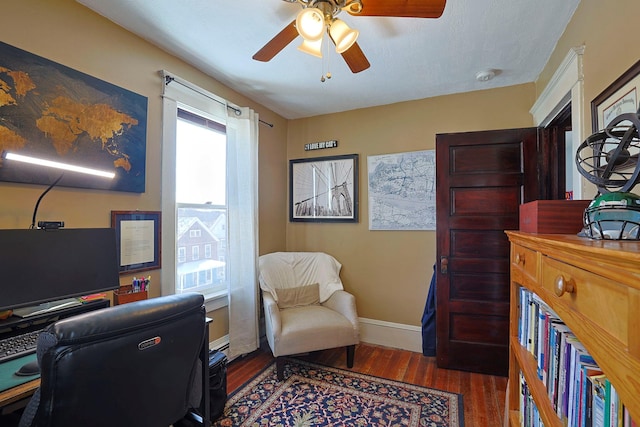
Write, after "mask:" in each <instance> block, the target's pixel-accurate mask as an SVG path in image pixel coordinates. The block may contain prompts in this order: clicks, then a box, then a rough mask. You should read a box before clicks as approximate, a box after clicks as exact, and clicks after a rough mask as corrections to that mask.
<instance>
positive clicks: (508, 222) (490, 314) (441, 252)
mask: <svg viewBox="0 0 640 427" xmlns="http://www.w3.org/2000/svg"><path fill="white" fill-rule="evenodd" d="M537 144H538V130H537V129H536V128H528V129H511V130H499V131H484V132H470V133H455V134H440V135H437V136H436V188H437V190H436V199H437V208H436V210H437V227H436V229H437V230H436V237H437V258H438V259H437V275H436V329H437V332H436V335H437V344H436V345H437V351H436V355H437V363H438V367H442V368H449V369H460V370H466V371H472V372H480V373H487V374H492V375H505V376H506V375H507V372H508V368H509V361H508V345H509V280H510V279H509V240H508V239H507V236H506V235H505V233H504V230H516V229H518V220H519V206H520V204H521V203H524V202H528V201H531V200H535V199H537V198H538V195H539V185H538V182H539V176H538V173H539V172H538V164H539V161H538V154H537V151H538V150H537Z"/></svg>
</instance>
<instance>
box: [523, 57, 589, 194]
mask: <svg viewBox="0 0 640 427" xmlns="http://www.w3.org/2000/svg"><path fill="white" fill-rule="evenodd" d="M584 49H585V47H584V45H582V46H578V47H574V48H572V49H570V50H569V53H568V54H567V56H566V57H565V58H564V60H563V61H562V63H561V64H560V66H559V67H558V69H557V70H556V72H555V73H554V74H553V77H551V80H550V81H549V84H547V87H545V88H544V90H543V91H542V93H541V94H540V97H538V99H537V100H536V102H535V103H534V104H533V107H531V110H529V112H530V113H531V115H532V116H533V121H534V124H535V125H536V126H539V127H546V126H547V125H548V124H549V123H551V121H553V119H554V118H555V117H556V116H557V115H558V113H560V111H562V109H563V108H565V107H566V106H567V105H569V104H571V130H572V131H571V148H572V150H571V151H572V152H573V153H575V151H576V149H577V148H578V147H579V146H580V143H581V142H582V141H584V139H585V138H586V135H585V130H584V73H583V67H582V55H584ZM567 172H569V171H567ZM571 174H572V178H573V182H574V183H576V184H574V188H573V196H574V198H576V199H581V198H582V192H583V191H582V188H583V186H584V184H585V181H584V180H583V179H582V177H581V175H580V173H579V172H578V169H577V168H576V167H573V168H572V170H571ZM577 183H580V184H577Z"/></svg>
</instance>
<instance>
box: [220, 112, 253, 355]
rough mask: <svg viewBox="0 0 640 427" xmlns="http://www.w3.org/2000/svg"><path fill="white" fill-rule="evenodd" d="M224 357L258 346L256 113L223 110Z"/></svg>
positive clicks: (249, 350)
mask: <svg viewBox="0 0 640 427" xmlns="http://www.w3.org/2000/svg"><path fill="white" fill-rule="evenodd" d="M228 112H229V116H228V117H227V150H228V152H227V170H228V171H229V173H228V176H227V180H228V182H227V185H228V203H229V205H228V206H229V218H228V221H227V227H228V233H229V234H228V236H229V237H228V242H229V243H228V244H229V248H228V250H229V260H228V263H229V269H228V271H229V276H230V277H229V355H228V356H229V360H233V359H234V358H236V357H238V356H240V355H242V354H246V353H250V352H252V351H254V350H255V349H257V348H258V342H259V336H258V334H259V330H258V309H259V299H258V271H257V270H258V114H257V113H255V112H254V111H253V110H251V109H250V108H246V107H244V108H235V109H228Z"/></svg>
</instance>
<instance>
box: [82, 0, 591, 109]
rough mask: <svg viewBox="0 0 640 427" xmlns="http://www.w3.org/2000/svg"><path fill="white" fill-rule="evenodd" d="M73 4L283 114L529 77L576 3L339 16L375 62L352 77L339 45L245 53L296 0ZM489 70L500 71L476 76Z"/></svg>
mask: <svg viewBox="0 0 640 427" xmlns="http://www.w3.org/2000/svg"><path fill="white" fill-rule="evenodd" d="M77 1H78V2H79V3H81V4H83V5H85V6H87V7H89V8H90V9H92V10H94V11H95V12H97V13H99V14H101V15H103V16H105V17H106V18H108V19H110V20H111V21H113V22H115V23H116V24H118V25H120V26H122V27H124V28H126V29H128V30H129V31H131V32H133V33H135V34H137V35H139V36H140V37H142V38H144V39H146V40H148V41H150V42H151V43H153V44H155V45H157V46H159V47H161V48H162V49H164V50H166V51H167V52H169V53H172V54H173V55H175V56H177V57H179V58H181V59H183V60H184V61H186V62H188V63H190V64H192V65H194V66H195V67H197V68H199V69H200V70H202V71H203V72H205V73H207V74H209V75H211V76H212V77H214V78H215V79H216V80H218V81H220V82H221V83H223V84H225V85H226V86H228V87H230V88H232V89H234V90H236V91H237V92H239V93H242V94H243V95H245V96H247V97H248V98H250V99H252V100H254V101H256V102H258V103H260V104H262V105H264V106H266V107H268V108H269V109H271V110H273V111H275V112H276V113H279V114H280V115H282V116H284V117H285V118H288V119H295V118H301V117H311V116H315V115H319V114H326V113H335V112H340V111H347V110H352V109H356V108H363V107H370V106H377V105H385V104H391V103H396V102H401V101H408V100H414V99H422V98H429V97H433V96H438V95H446V94H453V93H461V92H468V91H474V90H481V89H489V88H495V87H503V86H511V85H515V84H521V83H528V82H533V81H535V80H536V79H537V77H538V75H539V74H540V72H541V71H542V69H543V67H544V65H545V63H546V62H547V60H548V59H549V56H550V55H551V52H552V51H553V49H554V47H555V45H556V43H557V41H558V39H559V38H560V36H561V35H562V33H563V31H564V29H565V27H566V25H567V23H568V22H569V20H570V19H571V16H572V15H573V13H574V11H575V9H576V7H577V6H578V3H579V2H580V0H448V2H447V5H446V7H445V10H444V13H443V15H442V17H440V18H438V19H418V18H386V17H385V18H380V17H366V16H355V17H354V16H351V15H348V14H347V13H341V14H340V18H341V19H342V20H344V21H345V22H347V24H349V26H351V27H352V28H356V29H358V30H359V31H360V37H359V38H358V44H359V45H360V47H361V48H362V50H363V51H364V53H365V55H366V56H367V58H368V59H369V62H370V63H371V68H369V69H367V70H365V71H363V72H361V73H358V74H353V73H351V71H350V70H349V68H348V67H347V66H346V64H345V63H344V61H343V59H342V57H341V56H340V55H339V54H337V53H335V51H331V52H330V54H329V55H328V56H327V55H325V59H324V60H321V59H318V58H315V57H312V56H310V55H307V54H304V53H302V52H300V51H299V50H297V49H296V47H297V46H298V45H299V44H300V43H301V38H300V37H298V38H297V39H296V40H294V41H293V42H292V43H291V44H289V45H288V46H287V47H286V48H285V49H284V50H283V51H281V52H280V53H279V54H278V55H276V56H275V58H273V59H272V60H271V61H270V62H267V63H264V62H258V61H254V60H253V59H251V57H252V56H253V54H254V53H256V52H257V51H258V50H259V49H260V48H261V47H262V46H263V45H264V44H265V43H267V42H268V41H269V40H271V38H273V37H274V36H275V35H276V34H277V33H278V32H279V31H280V30H282V28H283V27H284V26H286V25H287V24H289V23H290V22H291V21H292V20H293V19H295V16H296V14H297V12H298V11H299V10H300V8H301V6H300V5H299V4H297V3H290V2H286V1H282V0H231V1H229V0H226V1H223V0H108V1H105V0H77ZM396 1H401V0H396ZM363 3H364V5H365V7H366V0H363ZM327 57H328V59H327ZM323 61H324V62H323ZM487 69H493V70H496V77H495V78H494V79H492V80H490V81H485V82H480V81H477V80H476V74H477V73H478V72H480V71H483V70H487ZM327 70H329V71H330V72H331V74H332V78H331V79H329V80H326V81H325V82H321V81H320V77H321V76H322V74H323V73H325V72H326V71H327ZM168 71H172V70H168ZM258 112H259V111H258Z"/></svg>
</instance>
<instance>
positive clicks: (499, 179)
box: [449, 174, 524, 189]
mask: <svg viewBox="0 0 640 427" xmlns="http://www.w3.org/2000/svg"><path fill="white" fill-rule="evenodd" d="M449 184H450V185H451V186H452V188H454V189H458V188H474V187H518V186H521V185H523V184H524V183H523V182H522V174H511V175H502V176H498V175H495V174H493V175H490V174H478V175H457V176H452V177H451V180H450V182H449Z"/></svg>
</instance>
